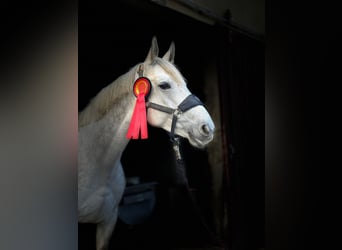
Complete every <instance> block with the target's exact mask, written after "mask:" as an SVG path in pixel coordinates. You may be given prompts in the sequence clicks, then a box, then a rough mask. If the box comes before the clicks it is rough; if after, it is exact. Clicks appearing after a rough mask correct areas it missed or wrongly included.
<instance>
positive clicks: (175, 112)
mask: <svg viewBox="0 0 342 250" xmlns="http://www.w3.org/2000/svg"><path fill="white" fill-rule="evenodd" d="M199 105H201V106H204V105H203V103H202V102H201V100H200V99H199V98H198V97H197V96H195V95H193V94H190V95H188V96H187V97H186V98H185V99H184V100H183V101H182V102H181V103H180V104H179V105H178V107H177V108H175V109H173V108H169V107H166V106H162V105H159V104H156V103H153V102H147V103H146V107H147V108H152V109H156V110H159V111H161V112H164V113H168V114H171V115H172V123H171V131H170V134H169V135H170V140H171V141H172V142H174V141H175V129H176V123H177V120H178V118H179V117H180V116H181V114H183V113H185V112H186V111H188V110H189V109H192V108H194V107H196V106H199Z"/></svg>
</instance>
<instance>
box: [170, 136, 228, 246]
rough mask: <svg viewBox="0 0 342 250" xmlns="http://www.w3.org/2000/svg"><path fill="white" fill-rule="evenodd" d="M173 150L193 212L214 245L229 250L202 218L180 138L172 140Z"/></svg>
mask: <svg viewBox="0 0 342 250" xmlns="http://www.w3.org/2000/svg"><path fill="white" fill-rule="evenodd" d="M172 148H173V151H174V153H175V158H176V164H177V174H179V175H178V176H180V177H181V178H182V180H181V183H184V186H185V190H186V194H187V196H188V197H189V199H190V201H191V205H192V208H193V210H194V211H195V213H196V215H197V217H198V218H199V220H200V222H201V224H202V226H203V227H204V228H205V230H206V231H207V233H208V235H209V237H210V239H211V241H212V243H214V244H216V245H217V246H219V247H223V248H224V249H227V248H226V247H225V244H224V243H223V242H222V240H221V239H219V238H218V237H217V235H216V234H215V233H213V232H212V231H211V230H210V228H209V226H208V225H207V223H206V222H205V220H204V218H203V216H202V213H201V211H200V209H199V207H198V205H197V204H196V201H195V199H194V197H193V195H192V193H191V190H190V185H189V181H188V178H187V177H186V171H185V163H184V160H183V158H182V154H181V151H180V138H179V137H175V138H174V139H173V140H172Z"/></svg>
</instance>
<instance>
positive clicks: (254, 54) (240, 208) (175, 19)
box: [79, 1, 265, 249]
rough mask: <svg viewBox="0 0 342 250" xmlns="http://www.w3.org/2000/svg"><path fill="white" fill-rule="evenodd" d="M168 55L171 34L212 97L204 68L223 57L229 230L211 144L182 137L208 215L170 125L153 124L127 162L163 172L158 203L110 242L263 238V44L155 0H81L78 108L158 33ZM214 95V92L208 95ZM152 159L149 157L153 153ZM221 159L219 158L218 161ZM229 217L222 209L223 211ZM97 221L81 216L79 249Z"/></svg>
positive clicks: (238, 242) (130, 245) (179, 55)
mask: <svg viewBox="0 0 342 250" xmlns="http://www.w3.org/2000/svg"><path fill="white" fill-rule="evenodd" d="M154 35H156V36H157V39H158V44H159V49H160V56H162V55H163V53H165V52H166V50H167V49H168V47H169V45H170V43H171V41H175V44H176V59H175V62H176V64H177V66H179V68H180V71H181V72H182V74H183V75H184V76H185V78H187V81H188V87H189V89H190V91H192V92H193V93H195V94H196V95H197V96H198V97H199V98H200V99H201V100H202V101H203V102H204V103H205V102H206V98H205V93H204V91H203V88H204V72H205V69H206V68H205V67H206V66H207V64H206V62H207V60H209V59H212V58H214V62H215V67H216V68H217V72H218V82H217V84H218V85H219V89H220V96H213V97H212V98H219V99H220V106H221V114H220V116H221V120H222V124H221V126H222V128H223V130H224V131H225V132H224V133H223V135H222V136H224V138H222V139H224V140H225V141H226V143H227V145H225V148H224V157H223V158H224V159H225V171H224V176H223V178H224V190H222V193H223V196H222V197H221V201H220V202H222V206H224V205H226V206H225V209H227V210H228V211H227V213H228V216H229V218H228V221H229V222H228V225H227V226H226V227H225V231H224V234H223V235H220V236H219V235H217V234H216V233H215V230H214V228H215V225H214V220H213V211H212V205H211V204H210V200H211V198H212V197H211V195H212V194H211V192H210V190H211V185H212V183H211V182H212V179H211V176H210V169H209V167H210V166H209V163H208V152H207V151H206V150H197V149H194V148H192V147H191V146H190V145H189V144H188V142H187V141H183V147H182V149H183V155H184V157H185V162H186V167H187V176H188V179H189V183H190V186H191V188H192V189H193V190H194V195H195V197H196V201H197V205H198V208H199V209H200V213H201V217H202V219H203V220H204V221H205V225H203V223H202V222H201V218H200V217H199V216H197V215H196V212H195V211H194V208H193V207H192V204H191V202H190V201H189V199H188V198H187V197H186V195H185V193H184V190H182V188H180V187H178V186H177V185H176V182H177V175H176V174H175V164H174V159H173V155H172V151H171V145H170V143H169V140H168V136H167V134H166V133H165V131H163V130H161V129H156V128H152V127H149V134H150V136H149V140H146V141H131V142H130V143H129V145H128V147H127V148H126V150H125V152H124V155H123V158H122V163H123V166H124V170H125V174H126V176H134V175H139V176H140V177H141V178H142V180H143V181H157V182H158V183H159V186H158V192H157V207H156V212H155V214H154V216H153V218H152V219H151V220H150V221H149V222H147V223H145V224H144V225H140V226H136V227H133V228H131V227H128V226H127V225H124V224H123V223H122V222H120V221H119V223H118V225H117V227H116V229H115V232H114V234H113V238H112V240H111V246H112V247H113V248H115V249H140V248H141V247H145V248H157V249H169V248H170V249H172V248H176V247H205V246H215V245H221V246H225V247H230V248H231V249H260V248H262V247H264V120H265V118H264V80H265V78H264V44H263V42H262V41H257V40H254V39H252V38H249V37H246V36H244V35H241V34H239V33H237V32H231V31H229V30H228V29H227V28H225V27H223V26H222V25H219V24H217V25H214V26H210V25H207V24H204V23H200V22H198V21H196V20H194V19H192V18H190V17H186V16H184V15H182V14H179V13H177V12H175V11H172V10H169V9H165V8H162V7H160V6H158V5H155V4H152V3H149V2H147V1H116V2H115V4H108V3H106V2H103V1H100V2H96V4H94V3H91V2H87V1H83V2H82V3H81V4H80V6H79V41H80V49H79V111H81V110H82V109H83V108H84V107H85V105H87V103H88V102H89V100H90V98H92V97H93V96H95V95H96V94H97V93H98V92H99V90H100V89H102V88H103V87H104V86H106V85H108V84H110V83H111V82H112V81H114V80H115V79H116V78H117V77H118V76H120V75H122V74H123V73H125V72H127V71H128V70H129V68H130V67H132V66H134V65H135V64H136V63H138V62H141V61H143V60H144V59H145V57H146V55H147V53H148V50H149V47H150V44H151V39H152V37H153V36H154ZM207 98H208V97H207ZM146 156H148V157H147V159H148V160H145V161H143V162H142V161H141V159H143V158H146ZM212 167H215V166H212ZM222 220H223V218H222ZM94 233H95V228H94V227H93V226H90V225H83V224H80V225H79V249H93V248H94V244H95V234H94Z"/></svg>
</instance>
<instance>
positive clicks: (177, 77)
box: [152, 57, 186, 85]
mask: <svg viewBox="0 0 342 250" xmlns="http://www.w3.org/2000/svg"><path fill="white" fill-rule="evenodd" d="M152 65H159V66H160V67H161V68H162V69H163V70H164V71H165V72H166V73H167V74H168V75H169V76H170V77H171V78H172V79H173V80H174V82H175V83H176V84H178V85H180V84H182V83H186V79H185V78H184V77H183V76H182V74H181V73H180V71H179V69H178V68H177V67H176V65H174V64H172V63H171V62H168V61H166V60H164V59H162V58H159V57H157V58H155V59H154V61H153V62H152Z"/></svg>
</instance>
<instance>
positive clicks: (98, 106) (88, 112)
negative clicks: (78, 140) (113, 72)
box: [78, 65, 138, 128]
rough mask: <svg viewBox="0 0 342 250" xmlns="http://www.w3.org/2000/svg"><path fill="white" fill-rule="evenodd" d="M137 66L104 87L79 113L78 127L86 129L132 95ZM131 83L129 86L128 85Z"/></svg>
mask: <svg viewBox="0 0 342 250" xmlns="http://www.w3.org/2000/svg"><path fill="white" fill-rule="evenodd" d="M137 67H138V66H137V65H136V66H134V67H133V68H131V69H130V70H129V71H128V72H127V73H126V74H124V75H122V76H120V77H119V78H117V79H116V80H115V81H114V82H112V83H111V84H110V85H108V86H106V87H104V88H103V89H102V90H101V91H100V92H99V93H98V94H97V95H96V96H95V97H94V98H93V99H92V100H91V101H90V103H89V104H88V105H87V107H86V108H85V109H84V110H83V111H82V112H80V113H79V116H78V127H79V128H81V127H84V126H86V125H88V124H90V123H92V122H96V121H98V120H100V119H101V118H102V117H104V116H105V115H106V114H107V112H108V111H109V110H110V109H111V108H112V107H113V106H114V105H115V104H117V103H120V102H121V101H123V100H124V99H127V98H126V96H127V95H128V94H131V91H132V84H133V81H134V77H135V74H134V72H136V69H137ZM127 83H129V84H127Z"/></svg>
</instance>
